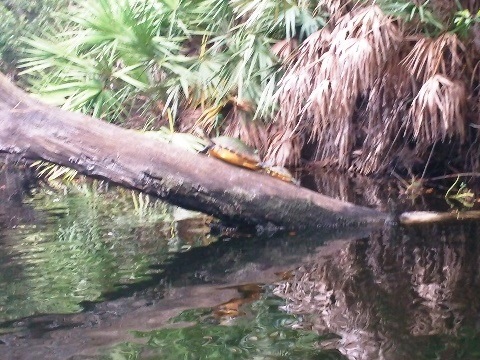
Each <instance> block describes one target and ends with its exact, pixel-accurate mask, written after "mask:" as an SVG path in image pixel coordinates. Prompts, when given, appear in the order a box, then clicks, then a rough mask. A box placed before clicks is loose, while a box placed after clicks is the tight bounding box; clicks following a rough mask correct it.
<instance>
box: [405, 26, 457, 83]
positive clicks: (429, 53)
mask: <svg viewBox="0 0 480 360" xmlns="http://www.w3.org/2000/svg"><path fill="white" fill-rule="evenodd" d="M465 52H466V48H465V46H464V44H463V43H462V42H461V41H460V40H459V39H458V37H457V35H455V34H451V33H445V34H443V35H441V36H440V37H438V38H437V39H431V38H426V37H423V38H420V39H419V40H418V41H417V42H416V44H415V46H414V47H413V48H412V50H411V51H410V53H409V54H408V55H407V56H406V57H405V59H404V60H403V64H404V65H405V66H406V67H407V68H408V69H410V71H411V74H412V75H414V76H415V77H416V78H417V79H418V80H419V81H421V82H422V83H424V82H426V81H427V80H428V79H430V78H431V77H432V76H434V75H435V74H448V75H449V76H458V75H461V74H463V73H464V71H463V69H464V68H465V65H466V56H465Z"/></svg>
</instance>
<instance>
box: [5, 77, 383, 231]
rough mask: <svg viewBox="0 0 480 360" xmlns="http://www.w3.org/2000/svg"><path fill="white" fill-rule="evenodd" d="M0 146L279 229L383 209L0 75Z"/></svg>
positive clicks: (363, 220)
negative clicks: (68, 104)
mask: <svg viewBox="0 0 480 360" xmlns="http://www.w3.org/2000/svg"><path fill="white" fill-rule="evenodd" d="M0 108H1V110H2V111H1V114H0V152H4V153H11V154H17V155H19V156H21V157H23V158H27V159H34V160H38V159H41V160H47V161H50V162H53V163H56V164H59V165H63V166H68V167H71V168H73V169H75V170H78V171H79V172H80V173H82V174H85V175H87V176H93V177H96V178H101V179H105V180H108V181H111V182H113V183H116V184H119V185H122V186H125V187H128V188H132V189H137V190H140V191H142V192H145V193H148V194H150V195H153V196H156V197H159V198H161V199H163V200H166V201H168V202H170V203H172V204H174V205H178V206H181V207H184V208H187V209H192V210H198V211H202V212H204V213H207V214H211V215H214V216H216V217H218V218H220V219H223V220H228V221H233V222H241V223H245V224H250V225H267V224H272V225H274V226H277V227H283V228H285V229H309V228H310V229H311V228H318V227H344V226H358V225H364V224H372V223H373V224H381V223H383V222H384V221H385V219H386V214H384V213H382V212H379V211H376V210H374V209H370V208H366V207H360V206H355V205H353V204H351V203H346V202H342V201H339V200H336V199H333V198H330V197H326V196H323V195H321V194H318V193H315V192H313V191H310V190H307V189H304V188H301V187H298V186H295V185H293V184H290V183H286V182H283V181H280V180H278V179H275V178H273V177H269V176H267V175H265V174H261V173H257V172H254V171H249V170H245V169H242V168H238V167H235V166H232V165H229V164H227V163H224V162H222V161H220V160H217V159H214V158H209V157H208V156H205V155H203V154H196V153H191V152H188V151H185V150H183V149H181V148H178V147H176V146H174V145H171V144H168V143H163V142H161V141H158V140H155V139H151V138H149V137H148V136H146V135H145V134H142V133H141V132H138V131H133V130H126V129H123V128H121V127H118V126H115V125H112V124H109V123H106V122H104V121H101V120H97V119H93V118H91V117H88V116H84V115H81V114H78V113H72V112H68V111H64V110H61V109H58V108H55V107H51V106H47V105H45V104H42V103H40V102H38V101H36V100H35V99H34V98H32V97H31V96H29V95H28V94H26V93H24V92H23V91H22V90H20V89H19V88H17V87H15V86H14V85H13V84H11V83H10V81H9V80H8V79H7V78H5V77H4V76H3V75H0Z"/></svg>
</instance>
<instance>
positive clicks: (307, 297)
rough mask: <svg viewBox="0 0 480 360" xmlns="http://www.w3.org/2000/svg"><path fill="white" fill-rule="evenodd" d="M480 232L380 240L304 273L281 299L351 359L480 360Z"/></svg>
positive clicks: (393, 235)
mask: <svg viewBox="0 0 480 360" xmlns="http://www.w3.org/2000/svg"><path fill="white" fill-rule="evenodd" d="M479 229H480V228H479V227H478V224H475V223H471V224H464V225H462V226H450V227H422V228H420V227H415V228H413V227H412V228H407V229H402V230H399V229H396V231H391V232H390V231H387V232H386V233H383V234H382V233H381V232H378V233H374V234H373V235H372V236H371V238H370V239H368V240H361V241H356V242H353V243H351V244H350V245H349V246H347V247H345V248H344V249H342V250H341V251H339V252H338V254H337V255H336V256H334V257H332V259H331V260H327V261H325V262H322V263H320V264H317V263H314V264H309V265H304V266H302V267H301V268H300V269H297V270H296V271H295V273H294V275H293V276H292V278H291V279H288V280H287V281H285V282H282V283H279V285H278V286H277V287H276V289H275V293H276V294H278V295H279V296H281V297H284V298H285V299H287V305H286V307H285V309H286V310H288V311H289V312H291V313H293V314H302V315H303V320H302V323H303V324H304V325H305V324H308V322H307V321H310V322H311V324H308V326H312V327H313V328H314V329H315V330H317V331H318V332H319V333H320V334H322V333H325V332H328V333H332V332H333V333H335V334H338V335H339V336H341V339H339V340H337V341H334V342H332V344H333V345H334V346H335V347H336V348H337V349H339V350H340V351H341V352H342V353H343V354H345V355H347V356H348V357H349V358H352V359H354V358H355V359H360V358H361V359H374V358H380V354H383V356H384V357H385V358H388V359H407V358H412V359H413V358H415V359H439V358H449V359H450V358H465V359H467V358H468V359H470V358H472V359H473V358H477V356H475V354H477V355H478V351H479V349H478V338H479V336H480V334H479V333H478V329H477V330H476V333H475V331H472V329H473V328H474V327H475V326H476V324H475V319H476V317H477V316H478V309H479V300H478V299H479V296H478V289H479V287H478V283H479V278H478V276H477V275H476V274H477V269H478V259H479V249H480V248H479V246H478V241H477V239H478V236H479ZM467 332H468V335H466V333H467ZM471 332H473V334H472V333H471ZM473 339H476V340H473ZM475 341H476V343H475V345H473V344H474V342H475ZM464 344H465V346H464ZM360 348H361V349H363V350H362V351H363V353H362V356H360V357H356V354H357V352H358V349H360ZM460 349H461V350H460ZM458 351H463V354H462V356H458V357H455V356H453V355H451V354H453V353H454V352H455V353H456V354H458ZM441 354H443V355H445V356H443V355H442V356H440V355H441Z"/></svg>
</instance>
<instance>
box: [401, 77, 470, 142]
mask: <svg viewBox="0 0 480 360" xmlns="http://www.w3.org/2000/svg"><path fill="white" fill-rule="evenodd" d="M466 100H467V92H466V89H465V85H464V84H463V82H460V81H451V80H450V79H448V78H447V77H445V76H443V75H434V76H432V77H431V78H430V79H429V80H427V81H426V82H425V83H424V84H423V86H422V87H421V89H420V91H419V92H418V94H417V96H416V97H415V98H414V100H413V104H412V107H411V119H412V122H413V123H412V127H413V129H414V137H415V138H416V139H417V140H419V141H420V142H423V143H427V144H432V143H434V142H435V141H438V140H445V139H446V138H450V137H453V136H457V137H458V138H459V140H460V141H461V142H463V141H464V140H465V105H466Z"/></svg>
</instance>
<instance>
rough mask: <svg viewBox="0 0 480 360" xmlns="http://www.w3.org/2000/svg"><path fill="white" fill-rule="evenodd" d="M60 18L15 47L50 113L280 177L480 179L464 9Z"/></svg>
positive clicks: (163, 4) (191, 6)
mask: <svg viewBox="0 0 480 360" xmlns="http://www.w3.org/2000/svg"><path fill="white" fill-rule="evenodd" d="M51 1H53V0H51ZM55 4H62V3H61V2H58V3H57V2H56V3H55ZM24 6H26V5H24ZM60 13H61V14H60V15H59V16H58V18H59V19H61V20H62V21H61V22H60V23H58V22H57V23H56V24H55V25H54V26H52V27H53V28H54V29H47V30H45V31H42V32H41V33H35V34H33V33H32V31H30V33H31V34H30V35H29V36H26V37H25V40H24V43H22V44H21V45H19V44H18V45H16V46H18V48H23V47H25V49H24V57H23V60H22V62H21V68H22V69H23V73H22V77H21V79H22V81H26V82H28V83H29V84H30V85H31V87H30V89H31V90H32V91H34V92H36V93H38V94H40V95H41V97H42V98H43V99H45V100H47V101H49V102H51V103H53V104H56V105H60V106H63V107H65V108H67V109H70V110H79V111H82V112H85V113H88V114H91V115H93V116H96V117H100V118H103V119H106V120H108V121H114V122H118V123H125V126H129V127H136V128H145V129H152V128H153V129H156V128H158V127H159V126H161V125H169V127H170V128H174V129H175V130H180V131H190V130H192V129H193V128H195V127H202V128H203V129H204V130H205V131H206V133H208V134H209V135H211V134H226V135H231V136H235V137H239V138H241V139H242V140H243V141H245V142H246V143H248V144H249V145H252V146H254V147H255V148H257V149H259V151H260V155H261V157H262V158H263V159H264V160H266V161H269V162H271V163H273V164H278V165H285V164H296V163H298V162H299V160H300V158H301V157H302V156H303V157H304V158H307V159H308V160H314V161H319V162H321V163H322V164H325V166H334V167H337V168H340V169H343V170H352V171H356V172H360V173H364V174H372V173H382V172H383V173H385V172H389V171H391V170H394V171H396V172H397V173H398V174H401V175H402V176H405V175H411V176H413V175H422V177H423V175H425V174H427V173H430V174H431V173H435V175H441V174H445V173H447V172H449V171H452V170H449V169H446V168H445V163H444V161H443V159H444V158H445V157H446V156H447V157H448V158H449V159H450V164H449V165H450V168H451V169H453V168H455V169H458V170H459V171H469V172H478V171H479V169H480V163H479V162H478V160H477V159H478V158H479V157H480V156H479V155H480V148H479V144H478V142H476V141H475V139H476V138H477V137H478V126H479V122H480V118H479V117H478V114H479V113H480V111H479V108H480V103H479V102H478V96H477V95H478V83H479V82H480V77H479V73H478V68H479V66H478V64H479V61H480V56H479V55H478V54H479V53H480V43H478V35H476V34H478V32H479V31H480V30H479V26H480V22H479V21H480V15H479V9H477V8H473V5H472V2H471V1H466V0H456V1H450V0H448V1H447V0H425V1H407V0H403V1H391V0H381V1H375V2H371V1H367V0H321V1H319V2H310V1H306V2H305V1H288V2H286V1H278V0H254V1H244V0H232V1H213V0H197V1H190V0H168V1H167V0H147V1H139V0H122V1H113V0H101V1H93V0H85V1H81V2H75V3H72V4H69V6H68V7H66V6H63V7H61V11H60ZM38 18H39V19H40V18H41V16H40V15H39V16H38ZM6 21H10V23H11V21H12V20H8V19H7V20H6ZM58 24H61V30H60V31H55V29H56V28H57V27H58ZM47 28H49V27H48V26H47ZM18 48H17V50H16V51H18Z"/></svg>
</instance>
